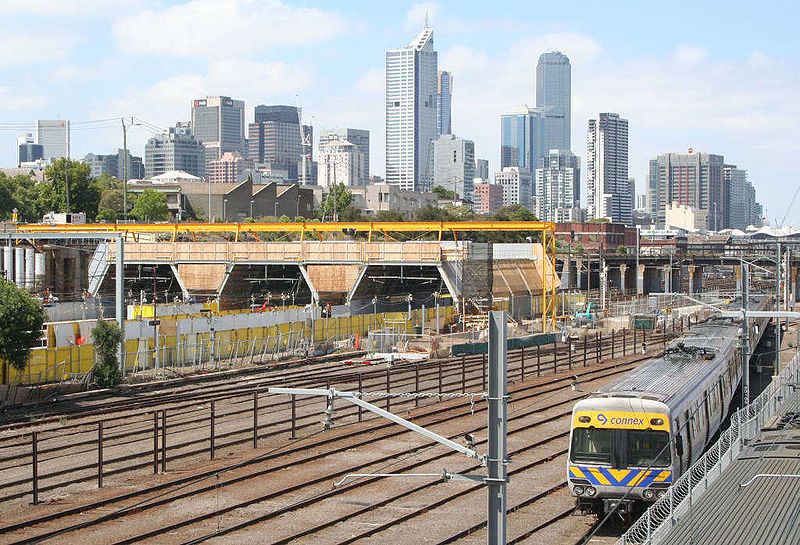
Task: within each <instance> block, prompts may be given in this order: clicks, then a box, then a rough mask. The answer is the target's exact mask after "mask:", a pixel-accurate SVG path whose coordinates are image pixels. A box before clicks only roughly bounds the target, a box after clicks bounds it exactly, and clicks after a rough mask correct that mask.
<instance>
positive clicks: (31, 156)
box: [17, 133, 44, 166]
mask: <svg viewBox="0 0 800 545" xmlns="http://www.w3.org/2000/svg"><path fill="white" fill-rule="evenodd" d="M39 159H44V146H42V145H41V144H36V143H34V140H33V134H31V133H25V134H23V135H22V136H18V137H17V166H21V165H22V163H33V162H34V161H38V160H39Z"/></svg>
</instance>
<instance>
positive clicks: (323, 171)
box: [319, 140, 369, 187]
mask: <svg viewBox="0 0 800 545" xmlns="http://www.w3.org/2000/svg"><path fill="white" fill-rule="evenodd" d="M365 170H366V158H365V157H364V154H363V153H362V152H361V149H360V148H359V147H358V146H357V145H356V144H354V143H353V142H349V141H347V140H326V141H325V142H322V141H320V144H319V181H320V185H323V186H325V187H331V186H333V185H339V184H344V185H346V186H363V185H367V182H368V181H369V176H365V175H364V171H365Z"/></svg>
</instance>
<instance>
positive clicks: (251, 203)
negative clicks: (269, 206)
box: [250, 199, 254, 218]
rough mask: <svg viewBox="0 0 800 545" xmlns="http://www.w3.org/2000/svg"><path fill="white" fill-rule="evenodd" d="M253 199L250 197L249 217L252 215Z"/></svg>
mask: <svg viewBox="0 0 800 545" xmlns="http://www.w3.org/2000/svg"><path fill="white" fill-rule="evenodd" d="M253 202H254V201H253V199H250V217H251V218H252V217H253Z"/></svg>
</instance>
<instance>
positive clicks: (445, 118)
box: [436, 70, 453, 134]
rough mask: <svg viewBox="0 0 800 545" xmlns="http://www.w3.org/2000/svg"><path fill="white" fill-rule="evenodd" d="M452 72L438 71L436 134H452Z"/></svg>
mask: <svg viewBox="0 0 800 545" xmlns="http://www.w3.org/2000/svg"><path fill="white" fill-rule="evenodd" d="M452 104H453V74H452V73H450V72H447V71H444V70H442V71H440V72H439V92H438V93H437V94H436V129H437V131H438V134H452V132H453V124H452V114H451V112H452Z"/></svg>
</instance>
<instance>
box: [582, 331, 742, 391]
mask: <svg viewBox="0 0 800 545" xmlns="http://www.w3.org/2000/svg"><path fill="white" fill-rule="evenodd" d="M738 328H739V326H738V324H736V323H734V322H733V321H732V320H713V321H709V322H705V323H700V324H697V325H695V326H692V329H691V331H688V332H686V334H685V335H684V336H683V337H681V338H680V339H676V340H673V341H672V342H670V343H669V344H668V345H667V348H666V350H665V353H664V354H663V355H661V356H658V357H655V358H653V359H651V360H649V361H648V362H646V363H644V364H642V365H640V366H639V367H637V368H636V369H634V370H633V371H631V372H629V373H627V374H626V375H625V376H623V377H621V378H620V379H619V380H617V381H615V382H612V383H611V384H608V385H606V386H604V387H602V388H600V389H599V390H598V391H597V394H598V395H605V396H614V397H637V398H645V399H653V400H656V401H662V402H664V403H667V404H669V402H670V401H672V400H678V399H681V398H682V397H683V396H684V395H685V394H687V393H689V392H690V391H691V390H692V389H694V388H695V387H696V385H697V384H700V383H702V382H703V380H704V378H705V377H706V376H708V375H710V374H712V373H713V372H714V371H715V370H716V369H718V367H719V365H721V364H722V360H721V359H720V357H721V356H720V355H721V354H723V353H726V352H727V350H729V349H730V348H732V347H733V346H734V345H735V344H736V343H738V339H737V337H736V333H737V331H738Z"/></svg>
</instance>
